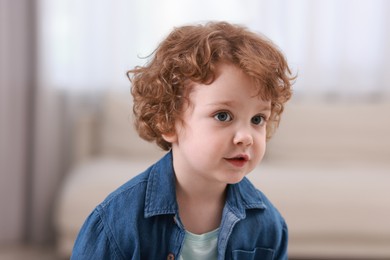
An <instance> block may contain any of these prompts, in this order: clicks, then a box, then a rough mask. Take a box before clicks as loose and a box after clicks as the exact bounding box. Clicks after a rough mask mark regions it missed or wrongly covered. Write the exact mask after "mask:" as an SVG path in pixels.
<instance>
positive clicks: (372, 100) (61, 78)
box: [0, 0, 390, 259]
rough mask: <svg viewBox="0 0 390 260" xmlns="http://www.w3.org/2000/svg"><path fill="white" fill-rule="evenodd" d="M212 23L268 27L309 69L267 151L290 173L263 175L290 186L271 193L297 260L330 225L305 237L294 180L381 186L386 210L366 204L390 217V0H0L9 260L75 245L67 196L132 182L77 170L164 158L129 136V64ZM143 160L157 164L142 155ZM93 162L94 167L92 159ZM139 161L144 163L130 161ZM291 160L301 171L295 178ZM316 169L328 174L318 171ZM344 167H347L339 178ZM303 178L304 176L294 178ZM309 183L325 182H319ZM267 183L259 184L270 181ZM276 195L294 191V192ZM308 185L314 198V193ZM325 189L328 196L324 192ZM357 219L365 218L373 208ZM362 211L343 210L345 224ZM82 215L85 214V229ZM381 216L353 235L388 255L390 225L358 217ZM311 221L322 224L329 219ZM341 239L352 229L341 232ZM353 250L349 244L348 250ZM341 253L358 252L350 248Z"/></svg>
mask: <svg viewBox="0 0 390 260" xmlns="http://www.w3.org/2000/svg"><path fill="white" fill-rule="evenodd" d="M209 20H225V21H229V22H232V23H238V24H242V25H245V26H247V27H248V28H250V29H251V30H254V31H256V32H259V33H262V34H264V35H266V36H267V37H268V38H270V39H272V40H273V41H274V42H275V43H276V44H277V45H278V46H279V47H280V49H281V50H283V52H284V53H285V55H286V57H287V59H288V61H289V64H290V66H291V68H292V70H293V73H297V74H298V79H297V81H296V83H295V85H294V98H293V100H292V101H291V111H292V112H290V114H288V112H286V121H285V122H283V121H282V124H281V131H280V133H278V134H276V135H275V140H272V141H271V142H270V143H269V154H267V158H266V159H265V161H266V162H265V164H266V167H265V168H266V169H267V167H271V166H267V163H269V164H270V165H271V164H272V163H273V162H276V164H277V165H280V167H282V166H283V167H285V168H280V169H279V168H278V169H276V168H269V171H270V172H274V176H277V177H275V178H279V179H275V180H273V179H267V177H265V179H264V182H263V183H267V184H268V183H269V184H270V185H274V187H275V186H277V187H279V189H276V190H271V189H270V188H265V189H268V192H269V193H270V194H271V198H272V196H273V197H274V199H275V202H276V204H277V205H278V204H280V207H281V211H282V212H284V213H285V215H287V216H291V223H292V232H293V233H292V234H293V235H292V239H296V240H293V241H292V246H293V247H292V250H293V251H292V254H293V256H297V257H299V256H302V257H303V256H305V255H306V254H305V252H309V251H310V250H309V248H310V245H306V244H304V243H302V244H300V246H301V247H299V246H298V245H297V244H296V246H294V245H295V244H294V241H300V240H299V239H301V238H302V237H303V236H306V235H307V236H308V237H309V238H310V235H313V234H314V233H315V232H320V231H321V230H320V231H318V230H314V231H313V230H311V231H310V232H312V233H310V232H308V233H305V234H300V233H299V231H300V230H303V229H304V228H300V227H299V223H298V222H299V219H302V215H299V214H298V213H297V211H299V212H300V213H302V212H303V213H304V212H305V211H304V209H305V208H306V209H307V208H310V206H308V207H303V206H304V205H303V206H302V204H299V201H300V200H298V197H296V198H297V203H298V205H301V207H302V208H303V209H301V208H300V209H299V210H298V209H297V208H295V209H296V210H295V211H294V210H293V209H291V211H290V209H289V208H288V206H286V208H284V204H283V202H282V201H283V197H284V198H286V196H285V195H286V194H285V192H286V189H288V186H290V187H291V186H294V187H299V185H300V184H302V185H308V186H309V187H310V188H311V189H308V190H310V191H311V192H313V194H316V193H315V192H316V191H317V192H318V191H319V190H320V189H316V188H314V189H313V187H316V186H315V185H318V183H322V184H324V183H328V184H329V186H326V188H327V190H326V192H329V191H330V190H332V189H333V188H334V189H335V192H337V191H338V190H337V188H338V187H339V186H337V185H336V186H334V183H335V182H334V181H333V180H335V179H334V178H333V179H327V180H323V179H321V178H323V177H324V176H332V177H335V178H336V179H337V178H339V179H337V184H340V183H343V181H344V182H345V183H346V184H348V185H352V186H340V187H339V191H340V194H345V193H346V192H347V193H348V190H349V189H350V188H351V189H350V190H354V189H356V194H360V195H362V194H364V197H365V198H366V197H367V196H368V195H370V192H371V191H376V192H377V197H375V198H372V199H369V200H367V203H366V205H371V206H372V205H376V207H375V209H373V208H368V209H366V210H365V212H371V214H373V215H375V216H378V215H379V216H382V217H383V219H384V218H385V217H386V218H387V220H388V219H390V218H389V214H390V212H389V206H388V205H389V204H390V201H389V199H388V198H390V196H389V195H388V193H386V194H385V192H386V190H387V189H388V188H387V186H388V184H390V176H389V175H390V168H389V159H390V152H389V147H390V137H389V134H390V132H389V131H390V127H389V116H388V113H389V112H390V110H389V108H390V105H389V103H390V101H389V100H390V30H389V25H390V1H386V0H211V1H210V0H208V1H205V0H196V1H195V0H193V1H190V0H185V1H180V0H167V1H157V0H145V1H140V0H114V1H109V0H100V1H96V0H94V1H93V0H81V1H80V0H0V259H7V258H6V257H9V259H16V258H12V257H13V254H14V253H15V252H17V254H18V255H21V254H23V252H27V253H26V254H29V256H31V254H38V253H37V250H38V252H41V249H42V248H44V249H45V250H43V249H42V250H43V251H42V252H44V254H46V252H47V249H48V251H50V254H51V253H53V254H55V255H57V254H60V255H61V254H62V255H65V256H66V252H68V251H69V248H70V247H71V245H70V243H71V241H72V240H69V241H68V242H64V243H65V245H64V244H61V243H62V242H63V241H62V240H63V239H64V238H62V237H60V235H59V233H61V232H66V229H67V226H66V225H67V223H66V221H73V220H72V217H74V216H75V215H78V214H79V213H77V212H76V211H75V209H72V208H71V207H72V205H73V204H74V203H72V202H69V201H68V200H67V199H70V198H73V199H74V200H75V201H83V198H84V197H85V196H93V195H95V194H96V193H98V192H99V190H105V189H106V190H107V191H106V190H105V191H104V194H102V195H96V197H98V198H99V199H100V198H104V196H105V195H106V194H107V192H108V191H109V190H111V189H113V188H114V187H115V186H116V185H119V183H121V182H123V181H124V180H125V179H127V177H128V176H126V177H123V176H124V175H121V176H122V177H119V178H118V181H117V182H112V183H111V184H110V185H112V186H110V187H109V188H106V187H102V186H101V184H97V183H98V179H99V178H101V179H102V180H103V181H102V182H103V183H104V182H107V181H104V176H103V175H102V174H101V175H99V174H97V173H96V174H95V175H88V178H87V177H85V178H86V179H87V180H89V181H88V182H87V181H86V180H84V181H85V182H83V180H81V181H80V179H77V177H75V176H76V175H77V173H79V174H83V173H80V172H82V171H94V172H98V171H103V170H102V169H104V170H105V171H106V173H109V174H113V172H115V171H123V170H124V169H126V170H124V171H125V172H126V171H128V169H129V168H128V167H132V171H133V170H134V171H135V169H136V170H137V171H138V170H142V168H143V167H144V165H148V164H149V163H150V162H152V161H153V160H155V159H156V158H158V156H160V154H161V153H160V152H159V151H158V150H156V149H154V148H151V147H150V146H148V145H147V144H146V143H142V142H140V141H137V137H136V136H135V134H134V133H133V132H131V131H132V129H131V128H132V126H131V122H130V120H128V119H129V117H131V115H130V114H131V97H130V95H129V89H130V84H129V82H128V80H127V78H126V76H125V73H126V71H127V70H129V69H131V68H133V67H134V66H136V65H142V64H145V62H146V61H147V58H145V57H148V55H150V54H151V53H152V52H153V50H154V49H155V48H156V47H157V45H158V43H159V42H160V41H161V40H162V39H163V38H164V37H165V36H166V35H167V33H169V32H170V31H171V30H172V28H173V27H174V26H179V25H184V24H190V23H203V22H205V21H209ZM286 111H289V110H288V107H287V110H286ZM313 125H314V126H313ZM282 129H283V131H282ZM278 135H279V136H278ZM278 137H279V139H278ZM126 138H128V139H126ZM103 157H104V158H110V162H109V163H108V164H109V165H110V167H111V168H110V167H108V166H107V161H106V162H105V163H106V164H104V166H101V164H100V162H98V163H96V160H97V159H101V158H103ZM135 158H137V159H135ZM139 158H142V159H139ZM145 158H147V159H145ZM140 160H144V161H145V163H144V164H142V165H141V164H139V161H140ZM92 161H94V162H95V165H94V166H91V164H88V163H90V162H92ZM119 161H121V162H119ZM124 161H125V162H127V163H128V164H126V163H125V164H123V162H124ZM133 161H137V163H138V164H136V166H134V165H135V164H134V163H131V164H129V162H133ZM121 163H122V164H121ZM86 165H87V166H86ZM99 165H100V166H101V167H100V168H99V167H98V166H99ZM118 165H120V166H118ZM82 166H83V167H84V168H82V169H81V168H80V167H82ZM85 167H87V168H88V167H92V168H88V169H87V170H86V169H85ZM93 167H95V168H93ZM96 167H97V168H96ZM105 167H108V168H105ZM118 167H119V168H120V169H119V168H118ZM121 167H122V168H121ZM137 167H138V168H137ZM353 167H355V168H353ZM318 168H319V169H320V170H318ZM286 169H289V170H291V172H293V173H294V172H295V173H296V174H297V175H295V177H294V175H292V174H288V176H286V175H283V173H281V172H286V171H284V170H286ZM324 169H328V171H325V170H324ZM356 169H359V170H358V171H359V172H358V173H356V171H355V170H356ZM138 172H139V171H138ZM313 172H321V174H322V175H320V174H319V173H317V174H316V175H315V176H314V177H313V175H309V173H313ZM135 173H137V172H135ZM303 173H305V174H306V173H307V174H308V175H307V176H309V178H306V177H307V176H306V175H302V174H303ZM336 173H337V174H336ZM338 173H340V174H345V173H347V175H348V176H346V177H345V178H344V177H342V178H340V175H339V174H338ZM354 173H356V175H353V174H354ZM284 174H287V173H284ZM269 175H270V174H269ZM70 176H73V177H72V178H73V179H71V177H70ZM91 176H94V177H91ZM297 176H298V177H297ZM285 177H286V178H285ZM74 178H76V179H77V181H78V183H77V184H74V182H77V181H76V180H75V179H74ZM80 178H81V177H80ZM95 178H96V179H95ZM269 178H271V177H269ZM299 178H302V179H300V180H301V181H302V180H306V182H305V181H303V182H300V183H297V184H291V182H293V181H296V180H297V179H299ZM310 178H312V181H313V183H308V182H309V181H307V180H311V179H310ZM287 180H288V182H289V183H287ZM353 180H360V181H361V182H360V184H359V185H361V186H353V185H354V184H353V183H354V182H353ZM375 180H377V181H378V182H377V183H371V182H372V181H375ZM256 181H258V182H259V183H260V184H259V186H261V183H262V182H261V180H255V182H256ZM90 183H95V184H97V185H98V187H94V188H91V189H93V191H91V192H89V190H88V189H87V188H86V187H87V186H83V185H84V184H85V185H88V184H90ZM368 183H371V186H369V188H370V189H367V185H368ZM289 184H290V185H289ZM67 185H76V186H77V185H79V186H77V187H78V188H79V189H80V190H77V191H76V192H75V194H70V193H71V191H72V190H76V187H75V186H67ZM99 185H100V186H99ZM313 185H314V186H313ZM268 187H269V186H268ZM281 187H283V189H281ZM301 187H302V186H301ZM321 187H323V186H321ZM328 188H329V189H328ZM276 191H280V192H282V191H283V192H284V194H283V196H282V195H280V194H279V195H277V193H276ZM295 192H298V191H295ZM300 192H301V195H302V197H305V198H307V197H310V193H309V194H308V193H304V191H303V189H301V190H300ZM295 195H296V196H298V195H299V194H298V193H294V191H291V193H289V194H287V197H288V196H290V198H291V196H295ZM317 195H319V197H318V198H319V199H321V198H323V199H324V200H326V199H328V196H327V195H326V194H322V195H323V196H320V195H321V194H317ZM66 196H69V197H66ZM278 196H280V197H281V198H280V199H279V197H278ZM386 196H387V197H386ZM335 197H336V198H337V197H338V195H337V196H336V195H335ZM353 198H355V199H356V200H357V201H360V206H361V205H362V204H365V203H363V201H362V200H361V198H360V197H355V195H352V194H351V200H342V199H341V200H340V199H335V200H336V201H339V203H340V201H341V202H343V201H344V202H346V203H349V202H351V201H353V202H355V203H356V200H354V199H353ZM358 198H359V199H358ZM84 199H85V198H84ZM378 199H379V200H378ZM85 200H88V199H85ZM292 200H293V199H292ZM64 201H65V202H66V203H68V204H66V203H65V202H64ZM317 202H318V201H317ZM364 202H365V201H364ZM64 203H65V204H66V205H64ZM86 203H87V204H88V203H89V204H88V206H85V207H84V206H83V205H78V206H77V207H79V208H80V211H82V212H83V213H82V214H81V213H80V214H79V215H80V218H81V219H82V220H84V218H85V217H86V215H85V214H86V213H85V212H88V211H90V210H91V207H92V206H91V205H93V204H94V203H95V201H93V203H92V202H90V200H88V201H87V202H86ZM308 203H309V202H308ZM319 203H320V202H319ZM314 204H315V205H318V203H314ZM307 205H309V204H307ZM353 205H355V204H353ZM360 206H357V207H360ZM67 207H69V209H68V208H67ZM338 207H339V208H344V209H345V207H344V206H343V205H338ZM353 209H356V208H354V207H351V210H352V211H353ZM67 210H68V211H67ZM375 210H377V211H375ZM84 211H85V212H84ZM306 213H307V212H306ZM349 213H351V211H348V212H344V211H342V214H349ZM67 214H68V215H67ZM328 214H329V211H328ZM340 214H341V213H340ZM304 215H305V216H307V215H308V214H304ZM342 216H344V215H340V218H343V217H342ZM352 216H354V217H356V216H357V217H358V216H361V212H354V213H352ZM354 217H351V216H345V219H346V220H345V223H347V222H349V220H350V219H353V218H354ZM286 218H287V217H286ZM294 218H296V221H297V222H294V221H295V220H294ZM287 219H288V218H287ZM80 221H81V220H79V219H77V220H74V222H75V223H77V224H75V227H73V229H76V231H72V232H73V233H75V232H77V227H78V226H77V225H79V223H80ZM301 221H302V220H301ZM361 221H367V222H363V223H362V222H361ZM304 222H306V223H307V221H304ZM309 222H310V221H309ZM372 222H378V224H381V227H380V228H377V227H370V226H368V228H367V230H368V231H367V232H368V233H364V230H363V231H361V233H359V232H357V233H356V232H352V231H354V229H353V228H354V227H352V228H351V230H352V231H351V230H347V231H348V232H349V231H351V232H349V233H348V232H347V235H348V236H351V237H355V238H356V234H358V235H361V236H363V237H364V236H366V238H367V239H369V238H371V240H370V241H371V244H372V245H373V247H372V248H374V250H373V251H378V250H379V251H380V250H382V251H381V252H382V255H379V256H382V257H390V253H389V251H386V248H390V230H389V229H390V224H388V222H385V223H383V222H382V223H380V221H379V219H373V218H370V216H367V219H362V220H359V224H360V226H366V227H367V225H371V223H372ZM313 223H314V224H313V227H314V229H315V227H316V226H317V224H318V225H321V223H318V222H316V221H314V222H313ZM334 223H336V224H337V223H338V224H340V225H343V224H344V222H337V221H336V220H335V222H331V223H329V225H330V227H331V226H332V224H334ZM294 225H296V226H294ZM336 229H338V228H336ZM295 231H296V232H297V233H294V232H295ZM322 231H323V230H322ZM325 231H326V230H325ZM374 231H375V232H376V233H375V232H374ZM370 232H371V233H370ZM325 233H326V232H325ZM294 234H296V235H294ZM323 234H324V233H319V234H317V233H316V234H314V235H313V236H318V237H323V236H322V235H323ZM327 234H328V235H329V233H327ZM366 234H369V235H366ZM378 234H379V235H378ZM347 235H346V236H347ZM301 236H302V237H301ZM329 236H330V235H329ZM340 236H344V235H340V233H339V234H338V235H337V234H336V235H335V237H340ZM328 240H332V238H329V239H328ZM344 240H345V241H346V239H344ZM348 241H349V242H350V240H348ZM359 241H360V242H362V241H363V240H359ZM66 243H67V244H66ZM324 243H325V242H324ZM362 243H363V244H367V243H366V241H365V240H364V241H363V242H362ZM349 244H354V242H353V241H352V242H351V243H349ZM20 248H23V249H25V250H24V251H23V250H19V249H20ZM35 248H37V250H35ZM313 248H314V247H313ZM344 248H345V247H344ZM378 248H379V249H378ZM329 250H330V251H332V250H333V249H332V247H326V246H325V247H321V246H318V247H315V249H313V250H312V251H310V252H311V254H312V255H319V256H322V257H324V255H321V254H320V253H321V252H322V253H323V252H325V251H328V252H329ZM354 250H355V251H356V248H353V246H351V250H350V251H354ZM333 251H334V252H340V254H341V255H343V254H344V256H350V255H348V252H350V251H348V252H344V251H343V250H339V251H337V250H336V249H335V250H333ZM58 252H60V253H58ZM318 252H320V253H318ZM358 252H360V251H359V250H358ZM365 252H366V253H367V252H368V251H365ZM363 253H364V252H363ZM335 255H336V256H337V253H335ZM363 255H364V254H363ZM306 256H307V255H306ZM325 256H326V255H325ZM333 256H334V255H333ZM379 256H377V257H379ZM2 257H3V258H2ZM46 257H48V259H52V257H53V255H50V256H49V255H46ZM22 258H23V257H22ZM38 258H40V259H42V255H39V257H38Z"/></svg>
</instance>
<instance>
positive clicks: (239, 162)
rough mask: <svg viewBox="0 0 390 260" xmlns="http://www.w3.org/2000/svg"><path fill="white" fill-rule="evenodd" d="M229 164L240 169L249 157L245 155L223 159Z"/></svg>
mask: <svg viewBox="0 0 390 260" xmlns="http://www.w3.org/2000/svg"><path fill="white" fill-rule="evenodd" d="M225 160H226V161H228V162H229V163H230V164H232V165H233V166H236V167H242V166H244V165H245V164H246V163H247V162H248V161H249V156H248V155H246V154H240V155H237V156H234V157H230V158H225Z"/></svg>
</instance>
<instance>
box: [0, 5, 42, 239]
mask: <svg viewBox="0 0 390 260" xmlns="http://www.w3.org/2000/svg"><path fill="white" fill-rule="evenodd" d="M33 9H34V8H33V1H29V0H16V1H15V0H1V1H0V57H1V59H0V208H1V213H0V244H12V243H20V242H21V241H25V240H26V238H27V236H28V234H27V226H28V224H27V217H28V215H29V208H30V207H29V202H30V200H29V197H30V195H31V193H30V192H31V186H30V180H31V176H32V170H31V166H32V157H31V155H32V145H33V140H32V135H33V132H34V130H33V120H32V118H33V117H34V113H33V111H34V109H33V106H34V96H35V93H34V91H35V85H34V59H35V58H34V46H35V45H34V40H33V39H34V12H33Z"/></svg>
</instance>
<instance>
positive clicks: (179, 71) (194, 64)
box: [127, 22, 295, 150]
mask: <svg viewBox="0 0 390 260" xmlns="http://www.w3.org/2000/svg"><path fill="white" fill-rule="evenodd" d="M220 62H228V63H231V64H234V65H235V66H237V67H238V68H240V69H241V70H242V71H244V72H245V73H246V74H247V75H248V76H250V77H251V78H253V80H254V82H255V83H256V86H257V88H258V93H259V95H260V96H261V97H262V98H263V99H264V100H270V101H271V117H270V120H269V122H268V124H267V138H268V139H269V138H270V137H271V136H272V134H273V133H274V131H275V129H276V128H277V126H278V125H279V121H280V115H281V114H282V112H283V109H284V103H285V102H287V101H288V100H289V99H290V97H291V94H292V90H291V85H292V81H293V80H294V79H295V77H293V76H292V75H291V71H290V68H289V67H288V64H287V62H286V59H285V57H284V55H283V54H282V53H281V51H279V50H278V48H277V47H276V46H275V45H274V44H273V43H272V42H271V41H270V40H268V39H266V38H265V37H264V36H261V35H258V34H255V33H253V32H251V31H249V30H248V29H247V28H245V27H243V26H239V25H232V24H229V23H227V22H209V23H207V24H205V25H194V26H183V27H178V28H175V29H174V30H173V31H172V32H171V33H170V34H169V35H168V37H167V38H166V39H165V40H164V41H162V42H161V44H160V45H159V46H158V48H157V49H156V50H155V52H154V57H153V58H152V59H151V60H150V61H149V62H148V63H147V64H146V65H145V66H142V67H141V66H137V67H135V68H134V69H132V70H129V71H128V72H127V76H128V77H129V79H130V81H131V83H132V89H131V93H132V95H133V98H134V106H133V111H134V115H135V127H136V130H137V131H138V133H139V135H140V137H142V138H143V139H145V140H147V141H155V142H156V143H157V145H158V146H160V147H161V148H162V149H164V150H169V149H170V147H171V144H170V143H168V142H166V141H165V140H164V138H163V137H162V135H163V134H168V133H174V132H175V122H176V120H180V115H181V112H182V108H183V104H184V103H185V102H187V101H188V99H187V98H188V95H189V92H190V91H191V84H188V83H190V82H196V83H203V84H209V83H211V82H212V81H213V80H214V77H215V71H216V66H218V63H220Z"/></svg>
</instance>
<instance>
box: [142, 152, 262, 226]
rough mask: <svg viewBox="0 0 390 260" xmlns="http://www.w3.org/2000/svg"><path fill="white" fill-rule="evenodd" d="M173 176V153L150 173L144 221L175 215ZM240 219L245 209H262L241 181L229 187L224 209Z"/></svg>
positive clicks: (257, 196)
mask: <svg viewBox="0 0 390 260" xmlns="http://www.w3.org/2000/svg"><path fill="white" fill-rule="evenodd" d="M175 182H176V181H175V174H174V170H173V163H172V152H169V153H167V154H166V155H165V156H164V157H163V158H162V159H160V161H158V162H157V163H156V164H154V165H153V166H152V167H151V169H150V174H149V179H148V184H147V188H146V198H145V213H144V214H145V217H152V216H156V215H166V214H174V215H175V214H177V213H178V205H177V200H176V188H175ZM225 207H228V208H229V210H230V211H232V212H233V213H234V214H235V215H236V216H237V217H239V218H240V219H243V218H245V215H246V214H245V211H246V210H247V209H265V208H266V206H265V204H264V203H263V199H262V197H261V194H260V192H259V191H258V190H256V188H255V187H254V186H253V185H252V183H251V182H250V181H249V180H248V179H247V178H244V179H243V180H242V181H241V182H239V183H237V184H232V185H228V190H227V197H226V205H225Z"/></svg>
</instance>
